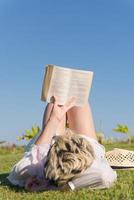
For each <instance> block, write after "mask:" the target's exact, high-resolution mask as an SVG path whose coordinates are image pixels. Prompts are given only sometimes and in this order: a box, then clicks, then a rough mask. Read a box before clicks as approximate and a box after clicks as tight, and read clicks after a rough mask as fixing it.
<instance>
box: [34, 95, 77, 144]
mask: <svg viewBox="0 0 134 200" xmlns="http://www.w3.org/2000/svg"><path fill="white" fill-rule="evenodd" d="M54 100H55V101H54V104H53V108H52V111H51V114H50V118H49V119H48V120H47V123H46V125H45V126H44V128H43V131H42V133H41V135H40V136H39V138H38V139H37V141H36V142H35V144H36V145H40V144H43V143H47V144H49V143H50V142H51V139H52V137H53V136H54V135H55V133H56V130H57V128H58V127H59V125H60V123H61V121H62V119H63V117H64V116H65V113H66V112H67V111H68V110H69V109H70V108H72V107H73V106H74V105H75V100H76V98H75V97H70V98H69V99H68V101H67V102H66V103H65V104H64V105H63V106H61V105H59V104H58V97H57V96H54Z"/></svg>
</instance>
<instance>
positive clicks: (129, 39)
mask: <svg viewBox="0 0 134 200" xmlns="http://www.w3.org/2000/svg"><path fill="white" fill-rule="evenodd" d="M133 24H134V3H133V1H132V0H112V1H110V0H101V1H100V0H79V1H78V0H73V1H72V0H57V1H55V0H45V1H44V0H38V1H37V0H28V1H26V0H23V1H19V0H12V1H10V0H1V1H0V140H8V141H14V142H15V140H16V137H17V136H19V135H21V134H22V133H24V131H25V130H26V129H29V128H31V126H32V125H34V124H37V125H41V122H42V115H43V112H44V109H45V105H46V104H45V103H44V102H41V101H40V93H41V86H42V80H43V75H44V69H45V67H44V66H45V65H46V64H48V63H51V64H56V65H60V66H66V67H68V66H69V67H73V68H78V69H86V70H92V71H94V80H93V85H92V91H91V95H90V103H91V106H92V110H93V116H94V121H95V126H96V129H97V130H98V129H99V127H100V121H101V122H102V129H103V131H104V133H105V135H106V136H117V134H116V133H113V132H112V128H114V127H115V126H116V124H117V123H125V124H127V125H128V126H129V127H130V129H131V130H132V132H133V133H134V118H133V116H134V104H133V102H134V92H133V90H134V89H133V87H134V25H133Z"/></svg>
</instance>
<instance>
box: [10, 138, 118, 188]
mask: <svg viewBox="0 0 134 200" xmlns="http://www.w3.org/2000/svg"><path fill="white" fill-rule="evenodd" d="M80 136H81V137H84V138H86V139H87V140H88V141H89V142H90V144H91V145H92V147H93V149H94V152H95V160H94V161H93V163H92V165H91V166H90V167H89V168H87V170H86V171H85V172H84V173H82V174H79V175H77V176H76V177H75V179H74V180H72V181H70V182H69V183H68V184H69V186H70V188H71V189H72V190H74V189H75V188H82V187H90V188H108V187H110V186H111V185H112V184H113V183H114V181H116V179H117V174H116V172H115V171H114V170H113V169H112V168H111V167H110V165H109V164H108V162H107V160H106V158H105V148H104V146H102V145H101V144H99V143H98V142H97V141H96V140H95V139H93V138H91V137H89V136H85V135H80ZM52 142H53V141H52ZM51 144H52V143H51ZM30 148H31V150H30V151H29V152H26V153H25V154H24V157H23V158H22V159H21V160H20V161H19V162H18V163H17V164H16V165H15V166H14V167H13V169H12V171H11V173H10V174H9V176H8V177H7V178H8V180H9V181H10V182H11V183H12V184H14V185H19V186H22V187H23V186H24V185H25V182H26V180H27V178H28V177H30V176H34V177H35V176H36V177H37V178H39V179H44V162H45V159H46V155H47V153H48V151H49V148H50V144H45V143H44V144H43V145H38V146H37V145H35V144H34V145H32V143H31V144H30V145H29V149H30Z"/></svg>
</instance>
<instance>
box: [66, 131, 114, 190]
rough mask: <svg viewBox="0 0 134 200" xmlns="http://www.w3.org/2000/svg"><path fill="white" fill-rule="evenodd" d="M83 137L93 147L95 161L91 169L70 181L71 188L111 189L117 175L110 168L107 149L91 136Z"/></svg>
mask: <svg viewBox="0 0 134 200" xmlns="http://www.w3.org/2000/svg"><path fill="white" fill-rule="evenodd" d="M81 137H84V138H86V139H87V140H88V141H89V142H90V144H91V145H92V147H93V149H94V152H95V160H94V161H93V163H92V165H91V166H90V167H89V168H87V169H86V170H85V171H84V172H83V173H81V174H79V175H77V177H75V179H74V180H72V181H70V182H69V183H68V184H69V186H70V187H71V189H72V190H74V189H75V188H83V187H89V188H94V189H95V188H96V189H97V188H109V187H111V186H112V185H113V183H114V182H115V181H116V180H117V173H116V171H114V170H113V169H112V168H111V167H110V165H109V163H108V161H107V159H106V158H105V147H104V146H103V145H101V144H99V143H98V142H97V141H96V140H95V139H93V138H91V137H89V136H85V135H81Z"/></svg>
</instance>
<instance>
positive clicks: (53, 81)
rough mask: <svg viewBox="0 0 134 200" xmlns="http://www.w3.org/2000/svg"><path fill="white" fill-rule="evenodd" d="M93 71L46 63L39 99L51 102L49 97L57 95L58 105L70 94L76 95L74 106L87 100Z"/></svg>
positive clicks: (62, 103)
mask: <svg viewBox="0 0 134 200" xmlns="http://www.w3.org/2000/svg"><path fill="white" fill-rule="evenodd" d="M92 78H93V72H92V71H85V70H77V69H71V68H65V67H59V66H56V65H47V66H46V71H45V76H44V81H43V85H42V93H41V100H42V101H47V102H51V97H52V96H53V95H56V96H58V97H59V105H64V104H65V102H66V101H67V99H68V98H69V97H71V96H75V97H76V106H82V105H84V104H86V103H87V102H88V97H89V93H90V89H91V85H92Z"/></svg>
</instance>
